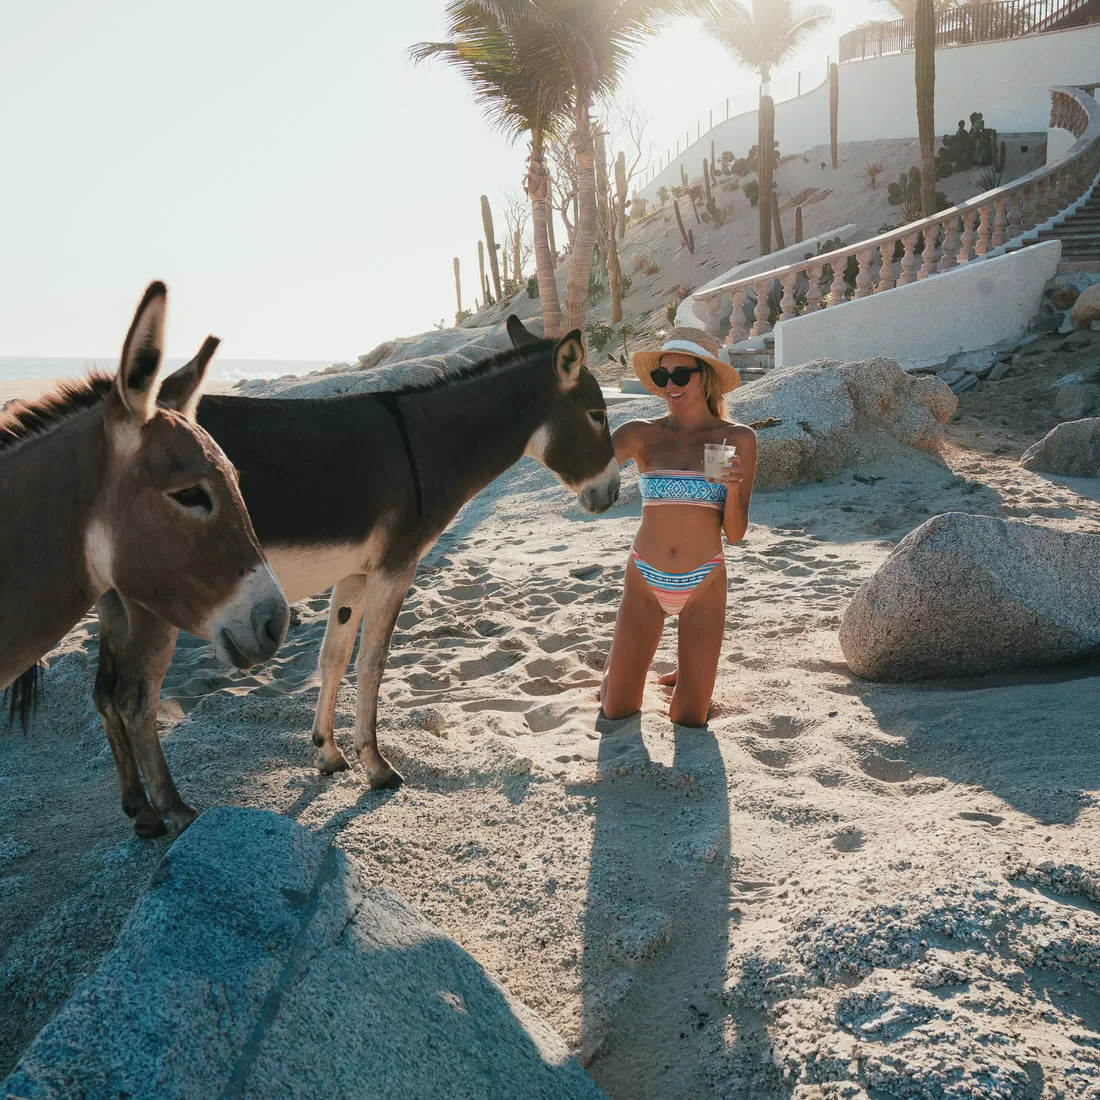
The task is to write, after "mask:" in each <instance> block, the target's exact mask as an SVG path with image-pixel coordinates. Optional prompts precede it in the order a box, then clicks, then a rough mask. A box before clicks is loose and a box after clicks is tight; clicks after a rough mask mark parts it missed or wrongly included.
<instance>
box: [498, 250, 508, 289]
mask: <svg viewBox="0 0 1100 1100" xmlns="http://www.w3.org/2000/svg"><path fill="white" fill-rule="evenodd" d="M500 280H501V282H502V283H504V284H505V285H507V283H508V249H506V248H505V249H502V250H501V253H500Z"/></svg>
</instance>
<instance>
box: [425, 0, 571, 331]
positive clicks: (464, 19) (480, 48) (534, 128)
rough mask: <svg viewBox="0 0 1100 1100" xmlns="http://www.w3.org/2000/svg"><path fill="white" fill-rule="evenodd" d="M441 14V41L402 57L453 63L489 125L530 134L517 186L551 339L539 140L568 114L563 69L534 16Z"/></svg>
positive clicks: (555, 321)
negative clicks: (523, 196)
mask: <svg viewBox="0 0 1100 1100" xmlns="http://www.w3.org/2000/svg"><path fill="white" fill-rule="evenodd" d="M446 18H447V33H448V35H449V36H450V39H449V41H446V42H418V43H417V44H416V45H415V46H413V47H411V49H410V50H409V53H410V56H411V57H412V58H413V60H414V61H415V62H420V61H424V60H427V59H429V58H433V57H440V58H442V59H443V60H445V61H446V62H448V63H449V64H451V65H454V66H455V67H456V68H457V69H458V70H459V71H460V72H461V73H462V74H463V76H465V77H466V79H467V80H468V81H469V82H470V84H471V85H472V86H473V88H474V96H475V98H476V99H477V100H478V101H479V102H480V103H481V105H482V107H483V109H484V111H485V113H486V115H487V116H488V118H489V122H490V124H491V125H492V126H494V127H495V128H497V129H499V130H501V131H503V132H504V133H505V134H506V135H508V136H509V137H511V138H512V140H513V141H515V140H516V139H518V138H519V137H521V136H522V135H523V134H529V135H530V155H529V157H528V161H527V174H526V178H525V180H524V188H525V190H526V192H527V195H528V197H529V199H530V200H531V227H532V235H533V237H534V249H535V270H536V272H537V275H538V283H539V301H540V303H541V306H542V323H543V334H544V335H545V336H546V337H548V338H549V337H556V336H558V335H560V332H559V330H560V328H561V305H560V302H559V299H558V287H557V283H556V282H555V278H554V257H553V254H552V252H551V250H550V240H549V236H548V226H549V218H551V217H553V211H552V210H550V208H549V184H550V176H549V173H548V171H547V168H546V157H545V141H546V140H547V139H549V138H555V137H558V136H559V135H560V134H561V133H562V132H563V130H564V126H565V122H566V121H567V119H568V113H569V112H568V108H569V99H570V95H571V91H572V87H571V84H570V79H569V73H568V71H567V70H565V69H563V68H561V66H560V64H559V63H558V62H557V56H556V52H555V50H554V49H553V44H552V43H548V42H546V41H545V39H546V36H547V32H546V31H545V29H544V28H543V27H541V26H539V25H538V24H537V23H535V22H532V21H521V22H517V23H509V22H507V21H505V20H502V19H501V18H500V16H499V13H498V12H496V11H495V10H494V9H493V7H492V6H491V5H488V4H482V3H478V2H477V0H455V2H452V3H451V4H449V5H448V6H447V8H446ZM540 37H541V38H542V39H544V41H540ZM536 56H537V57H539V59H540V63H539V64H537V65H534V64H532V63H531V59H532V58H533V57H536Z"/></svg>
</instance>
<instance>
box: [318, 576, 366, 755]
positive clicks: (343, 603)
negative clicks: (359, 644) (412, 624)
mask: <svg viewBox="0 0 1100 1100" xmlns="http://www.w3.org/2000/svg"><path fill="white" fill-rule="evenodd" d="M366 594H367V578H366V577H365V576H364V575H363V574H362V573H354V574H352V576H350V577H345V578H344V579H343V580H342V581H338V582H337V583H336V585H335V587H334V588H333V590H332V602H331V603H330V604H329V609H328V625H327V626H326V627H325V638H324V641H323V642H321V660H320V670H321V693H320V695H318V697H317V710H316V712H315V713H314V715H313V743H314V744H315V745H316V746H317V748H318V749H319V750H320V751H319V752H318V753H317V768H318V770H319V771H321V772H322V774H324V775H332V774H333V773H334V772H342V771H345V770H346V769H347V766H348V762H347V760H345V759H344V754H343V753H342V752H341V751H340V749H339V747H338V746H337V744H336V739H335V738H334V736H333V732H332V727H333V722H334V720H335V716H336V695H337V692H339V690H340V681H341V680H342V679H343V678H344V673H345V672H346V671H347V667H348V661H349V660H350V659H351V650H352V647H353V646H354V645H355V632H356V631H357V630H358V629H359V620H360V619H362V617H363V604H364V601H365V600H366Z"/></svg>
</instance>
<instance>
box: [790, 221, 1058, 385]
mask: <svg viewBox="0 0 1100 1100" xmlns="http://www.w3.org/2000/svg"><path fill="white" fill-rule="evenodd" d="M1061 255H1062V242H1061V241H1044V242H1043V243H1042V244H1038V245H1035V246H1033V247H1031V248H1025V249H1022V250H1021V251H1019V252H1012V253H1010V254H1009V255H1007V256H998V257H997V258H996V259H992V260H980V261H977V262H974V263H969V264H966V265H965V266H963V267H959V268H956V269H954V270H952V271H947V272H944V273H943V274H942V275H934V276H933V277H932V278H930V279H923V280H922V281H920V282H917V283H910V284H909V285H908V286H903V287H898V288H896V289H895V290H886V291H883V292H882V293H881V294H872V295H871V296H870V297H869V298H860V299H858V300H856V301H851V302H845V303H844V304H843V305H839V306H833V307H832V308H830V309H823V310H818V311H817V312H816V313H811V314H808V315H806V316H803V317H796V318H794V319H793V320H791V321H783V322H782V323H781V324H779V325H777V326H776V328H775V365H776V367H789V366H792V365H798V364H799V363H809V362H812V361H813V360H814V359H839V360H840V361H841V362H846V363H851V362H854V361H856V360H859V359H868V358H872V357H874V356H880V355H881V356H885V357H886V358H889V359H895V360H897V361H898V362H899V363H901V364H902V366H905V367H917V366H927V365H930V364H936V363H942V362H943V361H944V360H945V359H947V358H948V357H949V356H951V355H955V354H957V353H958V352H962V351H975V350H977V349H978V348H985V347H989V346H991V345H994V344H999V343H1000V342H1001V341H1003V340H1009V339H1013V338H1016V337H1022V336H1023V335H1024V334H1025V333H1026V332H1027V325H1028V322H1029V321H1030V320H1031V318H1032V317H1034V316H1035V314H1036V313H1038V312H1039V306H1040V303H1041V301H1042V295H1043V288H1044V287H1045V286H1046V284H1047V282H1048V281H1049V280H1050V279H1052V278H1053V277H1054V275H1055V272H1056V271H1057V270H1058V261H1059V259H1060V258H1061Z"/></svg>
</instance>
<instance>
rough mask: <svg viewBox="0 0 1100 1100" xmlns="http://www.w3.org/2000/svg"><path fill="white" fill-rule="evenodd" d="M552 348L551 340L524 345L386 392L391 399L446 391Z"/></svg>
mask: <svg viewBox="0 0 1100 1100" xmlns="http://www.w3.org/2000/svg"><path fill="white" fill-rule="evenodd" d="M553 347H554V341H553V340H538V341H536V342H532V343H530V344H524V345H523V346H522V347H518V348H508V350H507V351H500V352H497V354H496V355H493V356H491V357H490V358H488V359H480V360H478V362H476V363H471V364H470V365H469V366H465V367H459V368H458V369H457V370H451V371H447V372H446V373H445V374H444V375H443V376H442V377H440V378H433V379H432V380H431V381H428V382H410V383H409V384H408V385H406V386H402V387H401V388H400V389H396V390H389V391H387V392H388V394H389V395H390V396H391V397H404V396H406V395H407V394H414V393H430V392H431V391H432V390H442V389H446V388H448V387H449V386H455V385H458V384H459V383H461V382H468V381H470V379H472V378H480V377H481V376H482V375H484V374H492V373H493V372H495V371H498V370H500V371H502V370H506V369H507V368H508V367H514V366H516V365H518V363H519V362H520V361H521V360H523V359H526V358H528V357H529V356H530V355H532V354H533V353H534V352H537V351H545V350H546V349H547V348H553Z"/></svg>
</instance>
